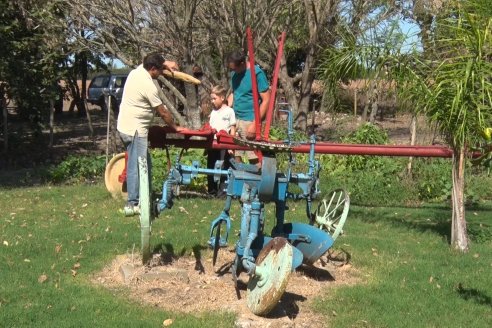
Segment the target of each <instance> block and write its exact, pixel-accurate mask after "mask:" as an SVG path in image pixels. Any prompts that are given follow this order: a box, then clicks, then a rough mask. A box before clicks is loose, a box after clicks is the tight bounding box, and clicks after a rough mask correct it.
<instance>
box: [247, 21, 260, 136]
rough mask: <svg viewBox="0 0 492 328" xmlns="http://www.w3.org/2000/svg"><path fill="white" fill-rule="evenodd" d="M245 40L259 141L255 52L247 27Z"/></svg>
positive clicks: (251, 35) (249, 30)
mask: <svg viewBox="0 0 492 328" xmlns="http://www.w3.org/2000/svg"><path fill="white" fill-rule="evenodd" d="M246 38H247V40H248V58H249V71H250V73H251V85H252V88H251V89H252V92H253V108H254V111H255V128H256V136H255V139H256V140H260V139H261V117H260V103H259V95H258V82H257V81H256V69H255V52H254V48H253V33H252V32H251V28H250V27H249V26H248V28H247V29H246Z"/></svg>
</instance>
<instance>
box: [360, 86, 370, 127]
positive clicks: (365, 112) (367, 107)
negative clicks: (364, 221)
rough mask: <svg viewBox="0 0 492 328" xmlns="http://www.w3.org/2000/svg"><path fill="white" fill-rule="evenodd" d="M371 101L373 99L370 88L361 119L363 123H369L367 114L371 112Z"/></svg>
mask: <svg viewBox="0 0 492 328" xmlns="http://www.w3.org/2000/svg"><path fill="white" fill-rule="evenodd" d="M371 99H372V90H371V87H369V88H368V89H367V91H366V102H365V104H364V110H363V111H362V117H361V120H362V122H367V113H368V112H369V104H370V103H371Z"/></svg>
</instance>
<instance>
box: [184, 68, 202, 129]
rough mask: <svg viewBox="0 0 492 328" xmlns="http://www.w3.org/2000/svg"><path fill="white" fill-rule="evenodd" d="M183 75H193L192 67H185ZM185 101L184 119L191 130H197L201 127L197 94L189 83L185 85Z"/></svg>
mask: <svg viewBox="0 0 492 328" xmlns="http://www.w3.org/2000/svg"><path fill="white" fill-rule="evenodd" d="M185 73H187V74H190V75H193V66H192V65H187V66H186V67H185ZM185 92H186V100H187V103H188V106H187V108H186V107H185V111H186V117H187V118H188V122H189V124H190V125H191V126H190V128H192V129H199V128H200V126H201V125H202V121H201V119H200V106H199V104H198V94H197V89H196V87H195V85H193V84H191V83H185Z"/></svg>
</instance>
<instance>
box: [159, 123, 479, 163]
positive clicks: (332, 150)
mask: <svg viewBox="0 0 492 328" xmlns="http://www.w3.org/2000/svg"><path fill="white" fill-rule="evenodd" d="M214 133H215V130H213V129H210V128H209V127H208V128H204V129H201V130H188V131H185V132H184V133H174V132H172V131H171V130H170V129H169V128H167V127H158V126H153V127H152V128H151V129H150V131H149V140H150V147H152V148H164V147H166V146H171V145H172V146H177V147H181V148H203V149H233V150H249V148H247V147H243V146H239V145H236V144H235V143H234V140H233V138H232V136H231V135H229V134H227V133H226V132H225V131H220V132H218V133H217V134H216V137H217V140H214V138H213V136H214ZM197 138H198V140H197ZM271 143H281V142H279V141H276V142H271ZM309 147H310V145H309V144H307V143H306V144H301V145H298V146H294V147H293V148H292V152H293V153H309ZM315 151H316V153H317V154H338V155H372V156H403V157H408V156H414V157H452V156H453V151H452V150H451V149H449V148H447V147H445V146H405V145H353V144H340V143H329V142H318V143H316V145H315ZM476 155H477V154H474V156H476Z"/></svg>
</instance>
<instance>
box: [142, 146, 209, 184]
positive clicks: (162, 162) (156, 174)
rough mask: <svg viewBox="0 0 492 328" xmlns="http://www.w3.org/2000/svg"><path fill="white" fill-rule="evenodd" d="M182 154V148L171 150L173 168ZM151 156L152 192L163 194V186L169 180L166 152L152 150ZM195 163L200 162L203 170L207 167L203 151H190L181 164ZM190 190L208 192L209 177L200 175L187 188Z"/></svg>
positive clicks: (182, 156)
mask: <svg viewBox="0 0 492 328" xmlns="http://www.w3.org/2000/svg"><path fill="white" fill-rule="evenodd" d="M180 152H181V148H174V147H170V148H169V158H170V160H171V166H173V165H175V164H176V159H177V158H178V156H179V154H180ZM150 156H151V159H152V190H153V191H154V192H156V193H160V192H162V184H163V183H164V181H165V180H166V179H167V176H168V174H169V170H168V160H167V155H166V151H165V150H164V149H152V150H150ZM193 161H199V163H200V167H201V168H206V167H207V156H206V155H205V154H204V150H203V149H188V150H185V151H183V153H182V154H181V161H180V163H181V164H184V165H191V164H192V163H193ZM185 188H186V189H188V190H194V191H202V192H204V191H206V188H207V176H205V175H200V176H198V177H197V178H196V179H193V180H192V182H191V184H190V185H189V186H186V187H185Z"/></svg>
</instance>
